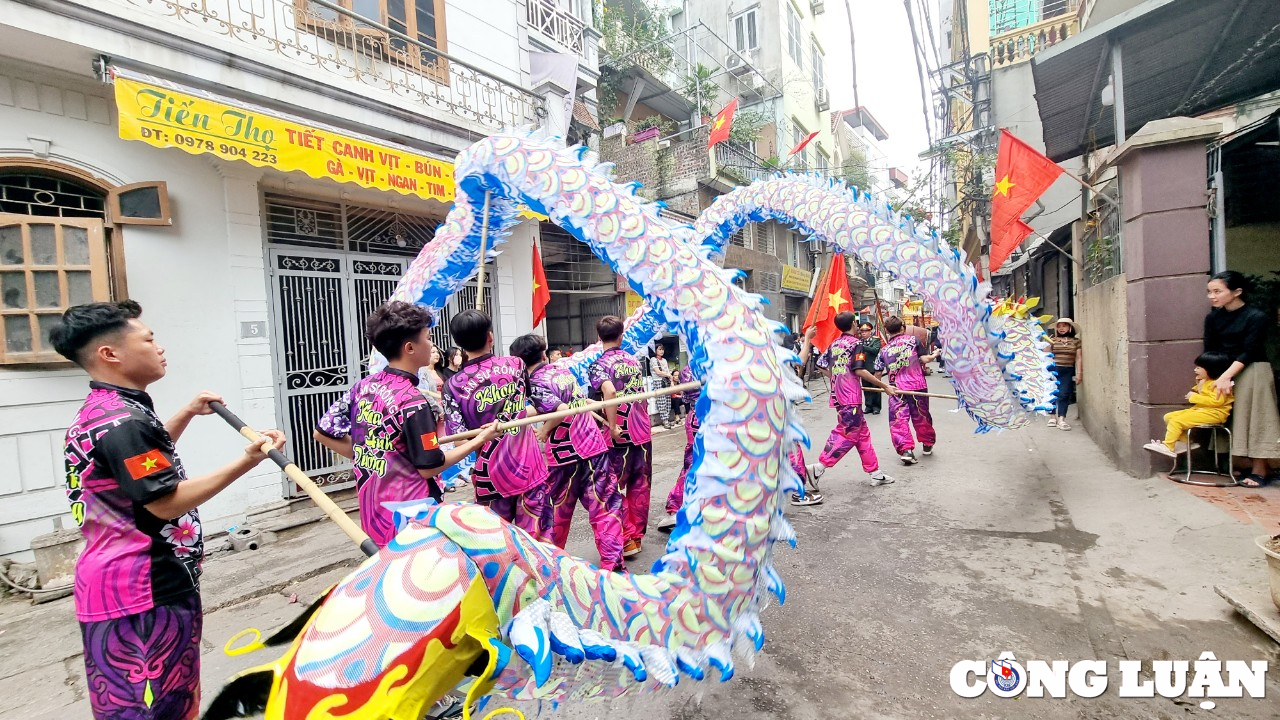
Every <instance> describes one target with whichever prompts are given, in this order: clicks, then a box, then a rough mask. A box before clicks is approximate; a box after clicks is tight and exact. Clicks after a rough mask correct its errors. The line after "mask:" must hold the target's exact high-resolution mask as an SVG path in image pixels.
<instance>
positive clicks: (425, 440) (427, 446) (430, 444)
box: [421, 432, 440, 450]
mask: <svg viewBox="0 0 1280 720" xmlns="http://www.w3.org/2000/svg"><path fill="white" fill-rule="evenodd" d="M421 439H422V449H423V450H439V449H440V443H439V442H437V441H436V434H435V433H433V432H429V433H422V438H421Z"/></svg>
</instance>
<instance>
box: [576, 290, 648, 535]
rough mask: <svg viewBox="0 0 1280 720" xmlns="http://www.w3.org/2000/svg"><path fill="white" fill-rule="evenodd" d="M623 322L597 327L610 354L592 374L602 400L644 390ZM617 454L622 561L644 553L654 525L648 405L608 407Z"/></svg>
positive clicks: (607, 320)
mask: <svg viewBox="0 0 1280 720" xmlns="http://www.w3.org/2000/svg"><path fill="white" fill-rule="evenodd" d="M622 328H623V325H622V319H621V318H619V317H617V316H616V315H606V316H604V317H602V318H600V321H599V322H598V323H596V334H597V335H598V336H599V337H600V344H601V345H603V346H604V352H603V353H602V354H601V355H600V358H599V359H598V360H596V362H595V364H594V365H592V366H591V370H590V371H589V372H588V379H589V381H590V384H591V394H592V397H593V399H596V400H610V399H612V398H614V397H617V396H618V395H634V394H638V393H641V392H643V391H644V376H643V374H642V373H641V372H640V363H639V362H638V361H636V359H635V357H633V356H632V355H631V354H630V353H628V352H626V351H625V350H623V349H622ZM604 415H605V420H606V425H607V426H608V430H609V440H610V442H611V443H612V446H613V447H612V449H611V450H610V451H609V454H610V456H611V457H610V464H611V465H612V466H613V469H614V472H616V473H617V475H618V489H619V490H620V491H621V492H622V494H623V499H622V533H623V538H624V539H625V543H624V544H623V546H622V557H624V558H632V557H635V556H636V555H639V554H640V551H641V545H640V542H641V539H642V538H643V537H644V532H645V529H646V526H647V525H648V524H649V496H650V491H651V489H652V486H651V478H652V475H653V446H652V443H651V441H652V439H653V431H652V429H651V428H650V425H649V405H648V403H647V402H644V401H640V402H629V403H623V404H621V405H615V406H611V407H608V408H605V411H604Z"/></svg>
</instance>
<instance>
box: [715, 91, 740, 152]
mask: <svg viewBox="0 0 1280 720" xmlns="http://www.w3.org/2000/svg"><path fill="white" fill-rule="evenodd" d="M736 112H738V98H734V99H732V100H730V101H729V104H728V105H725V106H724V109H723V110H721V111H720V112H718V113H716V119H715V120H712V121H711V137H709V138H707V149H708V150H710V149H711V148H713V147H715V145H716V143H720V142H724V141H725V140H728V139H729V130H731V129H732V128H733V114H734V113H736Z"/></svg>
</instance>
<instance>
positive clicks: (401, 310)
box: [313, 302, 497, 547]
mask: <svg viewBox="0 0 1280 720" xmlns="http://www.w3.org/2000/svg"><path fill="white" fill-rule="evenodd" d="M431 322H432V317H431V313H430V312H429V311H428V310H426V309H425V308H421V307H418V306H417V305H414V304H412V303H406V302H390V303H387V304H386V305H383V306H382V307H380V308H378V309H377V310H374V311H373V313H372V314H371V315H370V316H369V319H368V321H367V322H366V324H365V336H366V337H367V338H368V340H369V343H370V344H371V345H373V347H374V348H376V349H377V350H378V352H380V353H382V356H383V357H385V358H386V359H387V367H386V368H384V369H382V370H380V371H378V372H376V373H373V374H372V375H369V376H368V377H365V378H363V379H361V380H359V381H358V382H356V384H355V385H353V386H352V387H351V389H350V390H348V391H347V393H346V395H344V396H343V397H342V398H340V399H339V400H338V401H337V402H335V403H334V404H333V405H332V406H330V408H329V410H328V412H326V413H325V414H324V415H323V416H321V418H320V421H319V423H318V424H317V427H316V430H315V433H314V434H313V437H314V438H315V440H316V442H318V443H320V444H321V445H324V446H325V447H327V448H329V449H330V450H332V451H334V452H336V453H338V454H339V455H341V456H343V457H345V458H350V459H351V460H352V461H353V462H354V468H353V472H354V474H355V477H356V492H357V493H358V495H359V497H360V525H361V526H362V527H363V528H364V531H365V532H366V533H368V535H369V538H370V539H371V540H373V542H374V544H375V545H377V546H378V547H386V546H387V544H388V543H390V542H391V539H392V538H393V537H395V534H396V527H395V512H394V511H392V510H390V509H388V508H387V507H386V506H385V503H398V502H408V501H412V500H423V499H426V498H428V497H430V498H432V499H433V500H435V501H437V502H439V501H440V499H441V495H442V493H441V485H440V482H439V480H438V479H437V476H438V475H440V473H442V472H443V471H444V470H445V469H446V468H448V467H450V466H452V465H454V464H456V463H458V462H459V461H461V460H462V459H463V458H465V457H467V456H468V455H470V454H471V453H472V452H474V451H475V450H476V449H478V448H479V447H480V446H481V445H483V444H484V442H485V441H486V440H489V439H491V438H493V437H496V436H497V429H496V427H493V426H492V425H491V426H487V427H486V432H485V434H482V435H480V436H478V437H476V438H473V439H472V440H470V441H468V442H466V443H463V444H461V445H459V446H456V447H454V448H452V449H450V450H448V451H447V452H446V451H444V450H442V449H441V448H440V443H439V442H438V441H437V439H436V438H437V428H436V415H435V412H433V411H432V409H431V406H430V404H429V403H428V401H427V398H426V396H425V395H423V394H422V391H421V390H419V389H418V371H419V370H420V369H422V368H423V367H425V366H427V365H429V364H430V362H431V356H432V350H433V348H432V344H431Z"/></svg>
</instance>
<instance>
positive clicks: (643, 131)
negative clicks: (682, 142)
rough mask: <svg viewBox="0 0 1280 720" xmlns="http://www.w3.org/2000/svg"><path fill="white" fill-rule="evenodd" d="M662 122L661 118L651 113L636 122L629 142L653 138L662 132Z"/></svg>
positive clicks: (633, 142)
mask: <svg viewBox="0 0 1280 720" xmlns="http://www.w3.org/2000/svg"><path fill="white" fill-rule="evenodd" d="M662 128H663V122H662V118H661V117H659V116H657V115H651V116H649V117H647V118H645V119H643V120H640V121H638V122H636V124H635V130H634V131H633V134H632V135H631V144H632V145H634V144H636V143H642V142H644V141H645V140H654V139H656V138H657V137H658V136H660V135H661V134H662Z"/></svg>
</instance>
